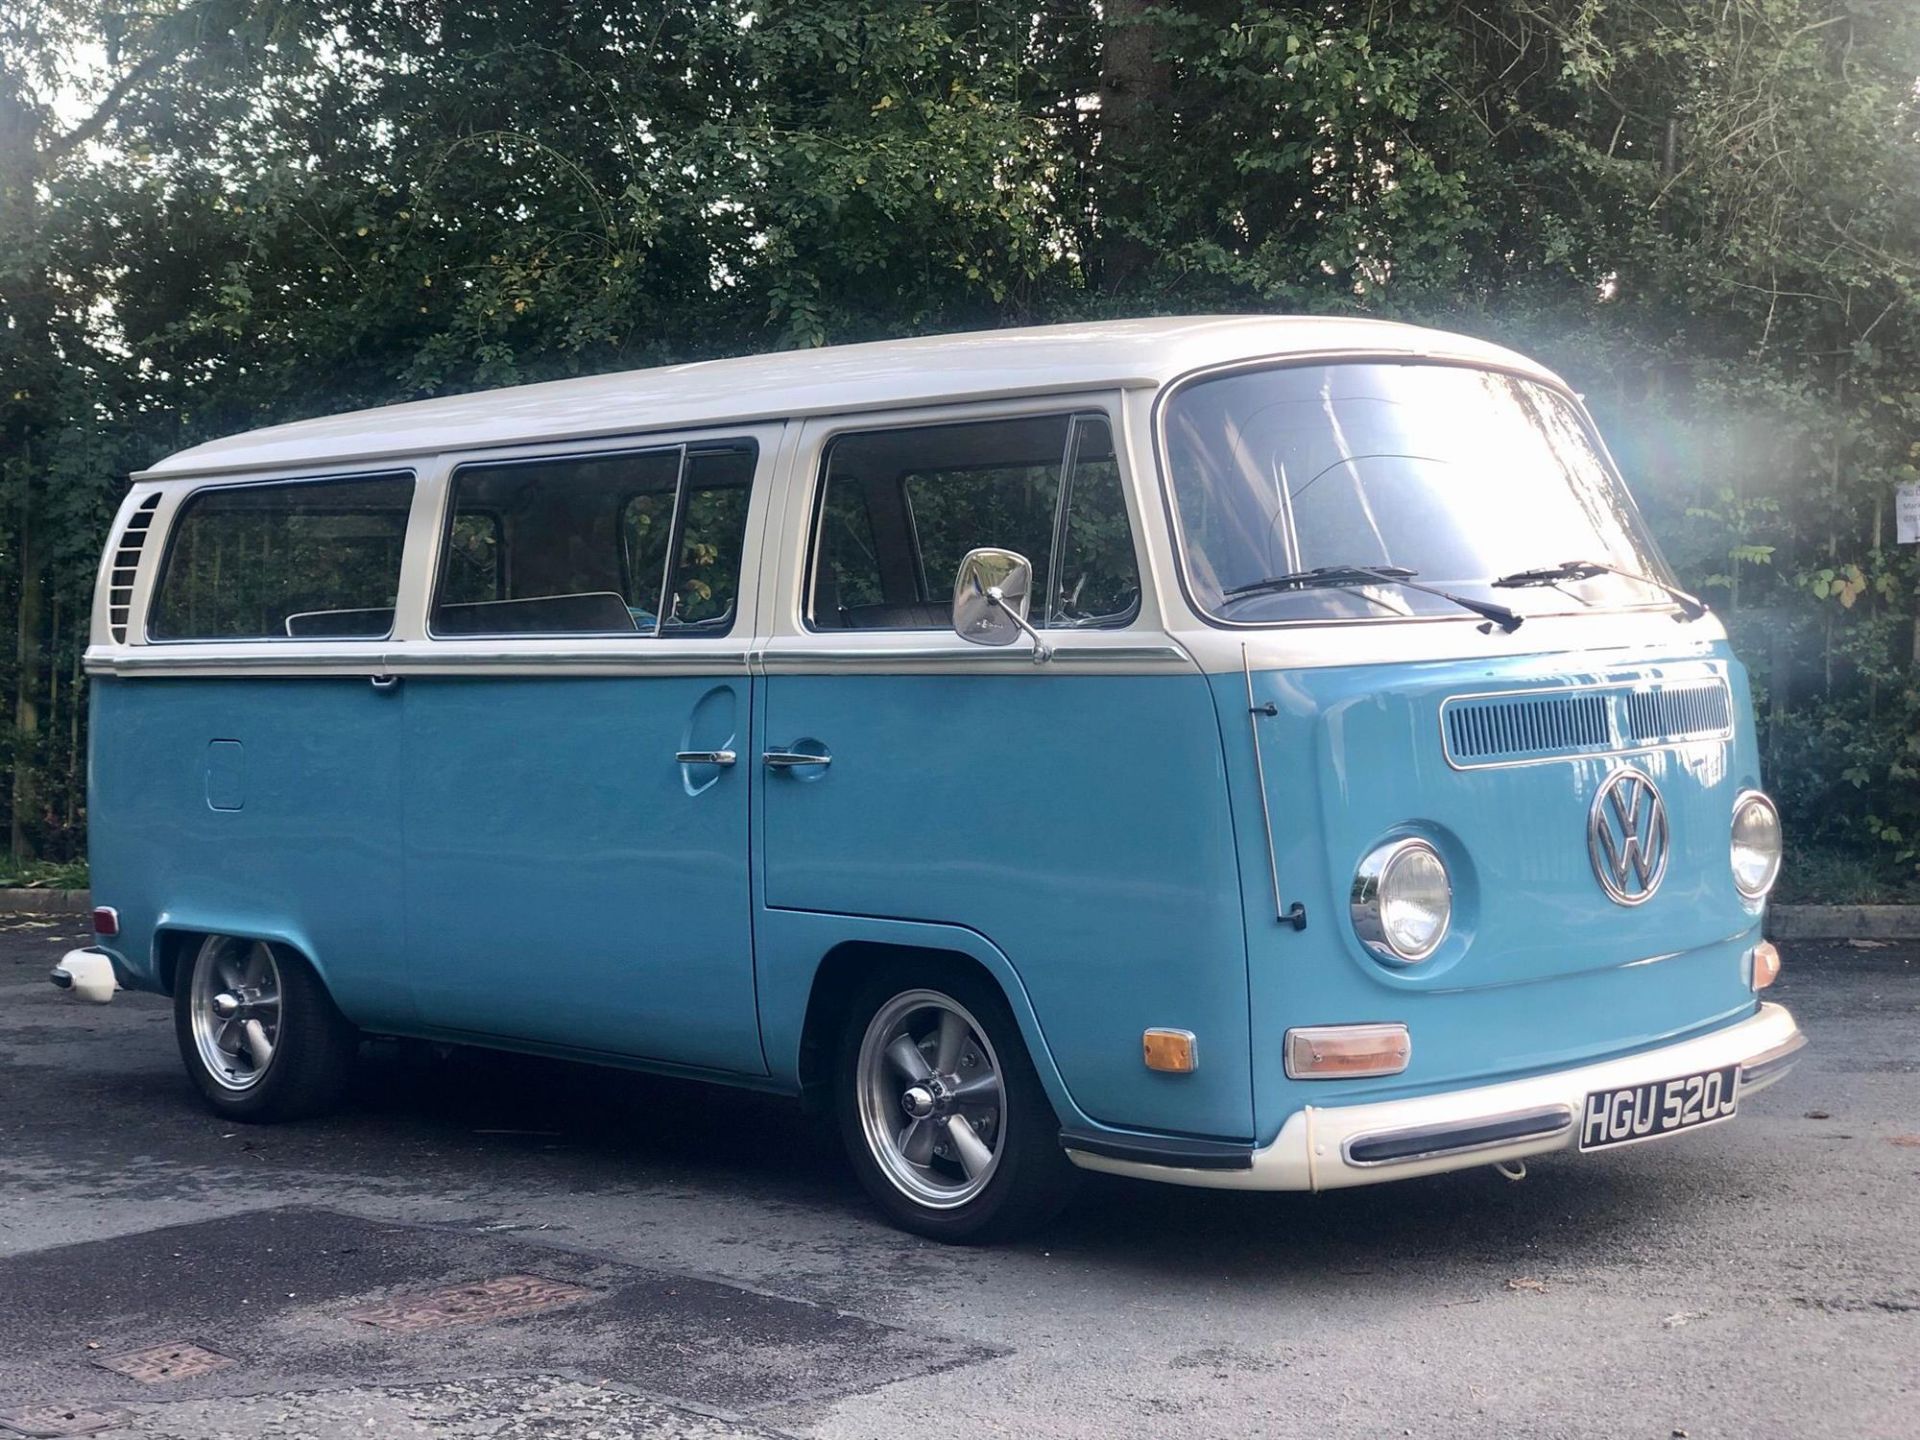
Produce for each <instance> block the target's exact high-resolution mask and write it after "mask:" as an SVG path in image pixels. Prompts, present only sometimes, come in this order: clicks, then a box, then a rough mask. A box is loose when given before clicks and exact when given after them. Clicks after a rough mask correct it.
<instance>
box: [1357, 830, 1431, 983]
mask: <svg viewBox="0 0 1920 1440" xmlns="http://www.w3.org/2000/svg"><path fill="white" fill-rule="evenodd" d="M1352 910H1353V928H1354V929H1355V930H1356V931H1358V932H1359V934H1360V938H1361V939H1362V940H1364V941H1365V942H1366V943H1367V946H1368V948H1369V949H1371V950H1372V951H1373V952H1374V954H1376V955H1378V956H1380V958H1381V959H1383V960H1391V961H1394V962H1395V963H1397V964H1401V965H1411V964H1413V963H1414V962H1415V961H1416V960H1424V959H1426V958H1427V957H1428V956H1429V955H1431V954H1433V952H1434V951H1435V950H1437V949H1439V948H1440V942H1441V941H1442V940H1444V939H1446V936H1447V923H1448V922H1449V921H1450V920H1451V919H1452V918H1453V885H1452V882H1451V881H1449V880H1448V879H1447V867H1446V866H1445V865H1444V864H1443V863H1442V862H1441V859H1440V856H1439V853H1438V852H1437V851H1436V850H1435V849H1434V848H1433V847H1432V846H1431V845H1429V844H1427V842H1426V841H1424V840H1395V841H1393V842H1391V843H1390V844H1386V845H1382V846H1380V847H1379V848H1378V849H1377V850H1375V851H1373V852H1372V853H1371V854H1370V855H1368V856H1367V858H1366V859H1364V860H1362V861H1361V862H1360V868H1359V869H1358V870H1357V871H1355V872H1354V876H1353V901H1352Z"/></svg>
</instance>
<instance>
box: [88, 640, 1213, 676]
mask: <svg viewBox="0 0 1920 1440" xmlns="http://www.w3.org/2000/svg"><path fill="white" fill-rule="evenodd" d="M265 643H269V644H274V645H276V646H277V645H279V644H281V643H283V642H278V641H272V642H265ZM647 645H648V648H647V649H646V650H644V651H636V650H634V649H632V648H625V649H619V650H610V649H602V648H597V647H591V646H587V645H583V646H582V647H581V648H579V649H568V650H544V651H534V650H506V649H489V650H473V649H461V650H452V649H445V650H443V649H439V648H433V649H427V648H421V649H411V650H404V651H401V650H393V649H384V650H363V649H361V650H353V651H346V652H340V651H319V650H315V649H312V648H300V649H294V648H292V647H291V646H289V647H288V649H286V650H283V651H278V652H277V653H265V652H262V651H258V650H256V651H254V652H252V653H249V654H238V655H236V654H209V653H208V652H207V650H205V649H201V648H200V647H197V646H196V647H195V649H194V651H193V653H181V652H180V651H178V650H175V649H174V647H172V646H164V647H163V646H153V647H147V646H140V647H136V649H135V650H134V651H132V652H128V651H113V652H107V653H90V654H89V655H88V656H87V657H86V670H87V673H88V674H89V675H118V676H128V677H131V676H140V675H198V676H209V677H219V676H222V675H260V674H273V675H284V676H289V677H293V676H300V675H376V674H377V675H419V674H433V673H436V672H447V671H456V670H494V669H497V670H505V671H510V672H525V673H529V674H556V673H566V672H576V673H577V672H590V673H591V672H606V673H615V674H618V673H623V672H640V673H644V672H647V671H654V670H673V671H678V672H681V673H687V672H695V673H707V672H711V673H714V674H730V673H735V672H738V671H744V670H746V669H748V668H749V666H752V667H755V668H756V669H758V670H759V672H760V673H765V669H764V667H766V666H767V665H787V666H801V667H805V668H806V669H809V670H811V669H813V668H816V667H817V668H819V669H822V670H842V669H860V670H886V669H894V668H900V667H908V666H912V667H919V666H938V667H940V668H941V669H951V670H963V671H964V670H978V671H988V672H995V673H999V672H1019V673H1034V672H1036V671H1039V672H1042V673H1044V670H1045V668H1046V667H1041V666H1035V665H1034V664H1033V659H1032V656H1031V655H1030V654H1029V652H1027V651H1025V650H1018V651H1015V652H1013V653H1011V654H1007V653H1002V652H999V651H984V650H982V649H980V647H978V646H968V647H967V648H966V649H964V650H954V649H948V648H937V647H934V646H914V647H911V648H907V647H901V648H892V649H882V648H878V647H875V648H871V649H866V648H862V649H854V648H851V647H848V648H835V649H805V648H801V647H798V646H794V647H791V648H784V647H783V648H768V649H763V650H718V651H716V650H704V649H702V650H692V649H685V648H682V647H681V646H680V644H679V643H678V642H675V641H672V640H661V641H649V642H647ZM149 649H151V651H152V652H153V653H145V652H147V651H148V650H149ZM1052 663H1054V664H1058V665H1064V666H1067V667H1070V668H1071V667H1075V666H1079V667H1090V666H1098V665H1115V666H1120V665H1124V666H1135V667H1145V668H1155V669H1157V668H1160V667H1163V666H1164V667H1168V668H1173V667H1179V668H1181V669H1187V668H1190V665H1191V662H1190V661H1189V660H1188V659H1187V655H1186V652H1185V651H1183V650H1181V649H1180V648H1179V647H1178V646H1174V645H1101V646H1094V645H1086V646H1071V647H1059V648H1056V649H1055V650H1054V652H1053V662H1052Z"/></svg>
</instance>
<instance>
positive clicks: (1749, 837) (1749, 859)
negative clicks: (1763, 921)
mask: <svg viewBox="0 0 1920 1440" xmlns="http://www.w3.org/2000/svg"><path fill="white" fill-rule="evenodd" d="M1732 858H1733V883H1734V887H1735V888H1736V889H1737V890H1739V892H1740V893H1741V894H1742V895H1744V896H1746V897H1747V899H1749V900H1761V899H1764V898H1765V897H1766V894H1767V892H1768V891H1769V890H1771V889H1773V882H1774V881H1775V880H1777V879H1778V878H1779V877H1780V812H1779V811H1778V810H1776V809H1774V808H1773V801H1771V800H1769V799H1768V798H1767V797H1766V796H1764V795H1762V794H1761V793H1760V792H1759V791H1758V790H1749V791H1748V792H1747V793H1746V794H1744V795H1742V796H1741V797H1740V798H1739V799H1738V800H1736V801H1735V802H1734V806H1733V856H1732Z"/></svg>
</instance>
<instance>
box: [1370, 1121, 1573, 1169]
mask: <svg viewBox="0 0 1920 1440" xmlns="http://www.w3.org/2000/svg"><path fill="white" fill-rule="evenodd" d="M1572 1129H1573V1111H1572V1110H1571V1109H1570V1108H1568V1107H1567V1106H1565V1105H1544V1106H1541V1107H1540V1108H1538V1109H1534V1110H1514V1111H1509V1112H1508V1113H1506V1114H1504V1115H1486V1116H1477V1117H1475V1118H1474V1119H1473V1120H1471V1121H1469V1122H1467V1123H1466V1124H1461V1125H1415V1126H1411V1127H1409V1128H1408V1129H1405V1130H1375V1131H1371V1132H1369V1133H1367V1134H1364V1135H1353V1136H1349V1137H1348V1138H1347V1140H1346V1143H1345V1144H1343V1145H1342V1146H1341V1147H1340V1153H1341V1157H1342V1158H1343V1159H1345V1161H1346V1162H1347V1164H1349V1165H1353V1166H1357V1167H1359V1168H1361V1169H1372V1168H1375V1167H1377V1166H1382V1165H1410V1164H1412V1163H1413V1162H1415V1161H1417V1160H1431V1159H1433V1158H1434V1157H1436V1156H1439V1155H1465V1154H1469V1153H1471V1152H1472V1151H1475V1150H1497V1149H1499V1148H1500V1147H1501V1146H1504V1145H1512V1144H1516V1143H1518V1142H1520V1141H1534V1140H1550V1139H1552V1138H1553V1137H1554V1136H1556V1135H1560V1134H1564V1133H1570V1132H1571V1131H1572Z"/></svg>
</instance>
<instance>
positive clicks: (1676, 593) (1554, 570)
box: [1493, 560, 1707, 620]
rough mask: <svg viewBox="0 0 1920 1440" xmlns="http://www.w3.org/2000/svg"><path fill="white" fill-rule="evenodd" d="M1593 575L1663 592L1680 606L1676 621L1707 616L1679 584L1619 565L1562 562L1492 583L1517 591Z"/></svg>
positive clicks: (1698, 600)
mask: <svg viewBox="0 0 1920 1440" xmlns="http://www.w3.org/2000/svg"><path fill="white" fill-rule="evenodd" d="M1596 575H1618V576H1620V577H1621V578H1622V579H1624V580H1637V581H1639V582H1640V583H1641V584H1642V585H1651V586H1652V587H1653V588H1654V589H1656V590H1661V591H1665V592H1666V594H1667V596H1668V597H1669V598H1670V599H1671V600H1672V601H1673V602H1674V604H1676V605H1678V606H1679V607H1680V617H1679V618H1680V619H1682V620H1698V619H1699V618H1700V617H1701V616H1702V615H1704V614H1706V613H1707V602H1706V601H1704V600H1702V599H1701V598H1700V597H1699V596H1698V595H1695V594H1692V593H1691V592H1689V591H1686V590H1682V589H1681V588H1680V587H1679V586H1678V585H1669V584H1668V583H1667V582H1666V581H1664V580H1656V579H1654V578H1653V576H1651V575H1642V574H1641V573H1640V572H1639V571H1637V570H1623V569H1621V568H1620V567H1619V566H1618V565H1609V564H1607V563H1606V562H1605V561H1602V560H1562V561H1561V562H1560V563H1559V564H1558V565H1542V566H1540V567H1539V568H1538V569H1535V570H1516V571H1514V572H1513V574H1511V575H1502V576H1501V577H1500V578H1499V579H1498V580H1496V581H1494V582H1493V583H1494V585H1495V586H1496V587H1501V588H1505V589H1516V588H1518V587H1520V586H1523V585H1558V584H1559V583H1560V582H1561V581H1563V580H1591V579H1592V578H1593V577H1594V576H1596Z"/></svg>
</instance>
